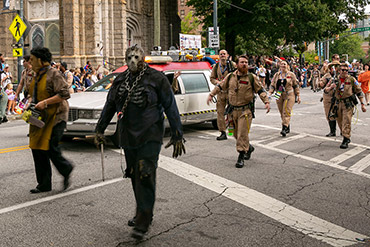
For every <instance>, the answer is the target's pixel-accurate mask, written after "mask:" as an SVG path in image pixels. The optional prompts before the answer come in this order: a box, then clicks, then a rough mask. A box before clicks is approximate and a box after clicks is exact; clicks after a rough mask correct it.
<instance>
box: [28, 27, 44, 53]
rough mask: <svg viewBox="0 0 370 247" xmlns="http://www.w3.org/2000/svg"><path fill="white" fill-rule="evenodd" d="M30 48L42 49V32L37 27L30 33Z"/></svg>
mask: <svg viewBox="0 0 370 247" xmlns="http://www.w3.org/2000/svg"><path fill="white" fill-rule="evenodd" d="M31 44H32V48H36V47H44V32H43V30H42V29H41V27H40V26H37V27H36V28H35V29H34V31H33V32H32V43H31Z"/></svg>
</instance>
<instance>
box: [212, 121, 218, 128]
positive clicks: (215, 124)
mask: <svg viewBox="0 0 370 247" xmlns="http://www.w3.org/2000/svg"><path fill="white" fill-rule="evenodd" d="M212 126H213V128H214V129H216V130H218V126H217V119H214V120H212Z"/></svg>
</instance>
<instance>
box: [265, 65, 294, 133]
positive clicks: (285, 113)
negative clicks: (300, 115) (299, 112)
mask: <svg viewBox="0 0 370 247" xmlns="http://www.w3.org/2000/svg"><path fill="white" fill-rule="evenodd" d="M279 75H280V72H277V73H275V75H274V77H273V79H272V82H271V88H270V91H269V92H270V94H272V93H273V92H274V91H278V90H279V89H278V88H276V84H277V81H278V79H279ZM285 79H286V85H285V86H284V91H283V92H282V94H281V96H280V98H279V99H277V100H276V104H277V106H278V109H279V112H280V116H281V120H282V124H283V126H286V127H288V126H289V125H290V117H291V115H292V109H293V105H294V103H295V97H296V96H297V97H298V96H299V86H298V81H297V78H296V76H295V74H294V73H293V72H291V71H287V74H286V78H285Z"/></svg>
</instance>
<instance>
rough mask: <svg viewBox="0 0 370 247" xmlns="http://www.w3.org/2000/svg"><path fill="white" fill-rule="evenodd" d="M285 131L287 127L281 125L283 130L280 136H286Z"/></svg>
mask: <svg viewBox="0 0 370 247" xmlns="http://www.w3.org/2000/svg"><path fill="white" fill-rule="evenodd" d="M286 129H287V127H286V126H285V125H283V128H282V130H281V132H280V134H281V135H282V136H284V137H285V136H286V134H287V132H286Z"/></svg>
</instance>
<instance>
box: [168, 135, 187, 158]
mask: <svg viewBox="0 0 370 247" xmlns="http://www.w3.org/2000/svg"><path fill="white" fill-rule="evenodd" d="M184 144H185V139H184V138H181V139H179V140H174V139H172V138H171V140H170V141H169V142H168V143H167V145H166V146H165V147H164V148H169V147H170V146H172V145H173V153H172V157H173V158H177V157H178V156H181V155H182V152H184V154H186V151H185V145H184Z"/></svg>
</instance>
